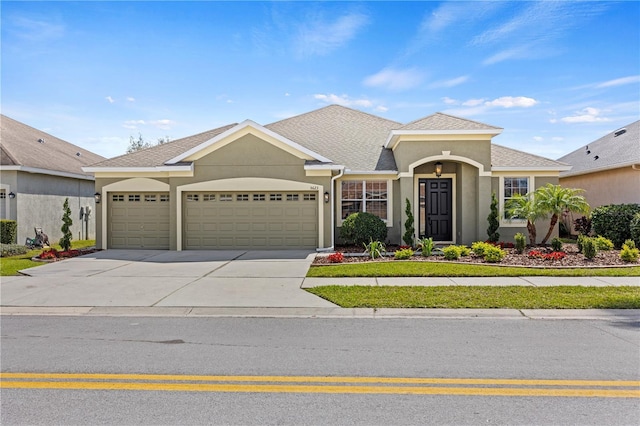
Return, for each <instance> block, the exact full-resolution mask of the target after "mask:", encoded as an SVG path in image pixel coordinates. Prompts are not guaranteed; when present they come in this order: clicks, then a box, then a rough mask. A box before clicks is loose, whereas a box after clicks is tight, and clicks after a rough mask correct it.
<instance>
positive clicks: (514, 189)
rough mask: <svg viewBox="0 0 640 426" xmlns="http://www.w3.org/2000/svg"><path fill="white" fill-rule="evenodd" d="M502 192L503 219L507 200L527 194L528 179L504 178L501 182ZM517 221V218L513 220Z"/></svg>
mask: <svg viewBox="0 0 640 426" xmlns="http://www.w3.org/2000/svg"><path fill="white" fill-rule="evenodd" d="M503 188H504V189H503V191H502V207H503V211H504V213H503V214H504V218H505V219H509V218H508V217H507V212H506V206H507V205H508V203H509V200H511V199H512V198H514V197H515V196H517V195H522V196H525V195H527V193H528V192H529V178H528V177H505V178H504V181H503ZM515 219H518V218H515Z"/></svg>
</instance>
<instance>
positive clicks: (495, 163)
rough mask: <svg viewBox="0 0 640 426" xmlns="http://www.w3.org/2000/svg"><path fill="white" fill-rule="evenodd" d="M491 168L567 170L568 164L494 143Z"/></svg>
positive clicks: (492, 145)
mask: <svg viewBox="0 0 640 426" xmlns="http://www.w3.org/2000/svg"><path fill="white" fill-rule="evenodd" d="M491 167H492V168H496V167H509V168H511V167H512V168H520V169H527V168H532V169H537V168H550V169H554V170H558V169H563V168H566V167H567V164H566V163H562V162H560V161H555V160H550V159H548V158H545V157H540V156H538V155H534V154H529V153H528V152H524V151H519V150H517V149H512V148H507V147H506V146H502V145H497V144H495V143H492V144H491Z"/></svg>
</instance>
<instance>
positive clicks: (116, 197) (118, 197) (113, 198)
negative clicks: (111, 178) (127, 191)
mask: <svg viewBox="0 0 640 426" xmlns="http://www.w3.org/2000/svg"><path fill="white" fill-rule="evenodd" d="M111 201H116V202H118V201H124V195H122V194H113V195H111Z"/></svg>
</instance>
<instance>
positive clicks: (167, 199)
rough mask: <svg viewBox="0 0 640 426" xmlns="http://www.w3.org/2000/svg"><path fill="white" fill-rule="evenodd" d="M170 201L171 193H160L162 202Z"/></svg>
mask: <svg viewBox="0 0 640 426" xmlns="http://www.w3.org/2000/svg"><path fill="white" fill-rule="evenodd" d="M168 201H169V195H167V194H165V195H160V202H161V203H166V202H168Z"/></svg>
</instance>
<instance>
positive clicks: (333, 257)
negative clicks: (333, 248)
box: [329, 252, 344, 263]
mask: <svg viewBox="0 0 640 426" xmlns="http://www.w3.org/2000/svg"><path fill="white" fill-rule="evenodd" d="M343 261H344V255H343V254H342V253H340V252H336V253H332V254H330V255H329V262H331V263H342V262H343Z"/></svg>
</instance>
